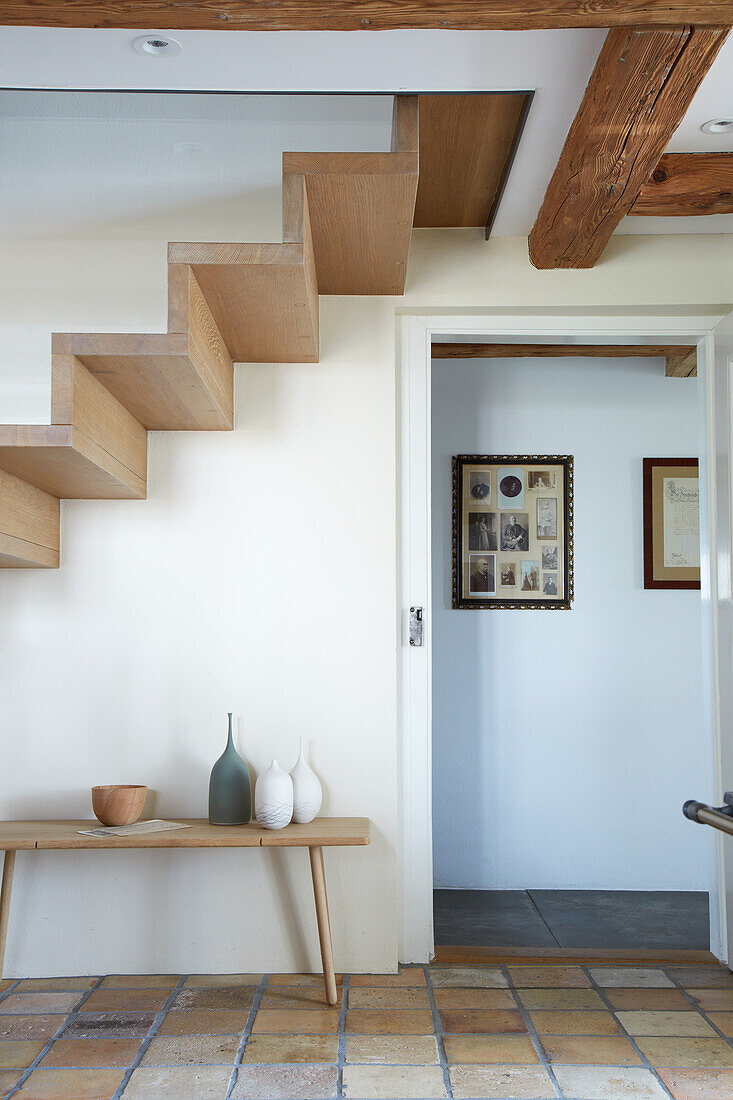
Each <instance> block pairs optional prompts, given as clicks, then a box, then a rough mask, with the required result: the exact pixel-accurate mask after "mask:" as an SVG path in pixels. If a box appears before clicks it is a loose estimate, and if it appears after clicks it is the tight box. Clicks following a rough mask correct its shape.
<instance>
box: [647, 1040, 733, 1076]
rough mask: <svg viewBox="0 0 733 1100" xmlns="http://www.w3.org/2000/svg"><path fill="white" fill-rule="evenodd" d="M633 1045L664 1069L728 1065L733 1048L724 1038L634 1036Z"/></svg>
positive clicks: (732, 1064) (715, 1067) (714, 1067)
mask: <svg viewBox="0 0 733 1100" xmlns="http://www.w3.org/2000/svg"><path fill="white" fill-rule="evenodd" d="M636 1045H637V1046H638V1048H639V1050H640V1051H641V1052H642V1054H643V1055H644V1056H645V1057H646V1058H648V1059H649V1061H650V1062H651V1064H652V1065H653V1066H663V1067H664V1068H665V1069H696V1068H697V1067H698V1066H699V1067H700V1068H702V1069H728V1068H729V1067H731V1066H733V1048H731V1047H730V1046H729V1045H728V1043H727V1042H726V1041H725V1039H657V1038H646V1037H645V1038H643V1039H637V1040H636Z"/></svg>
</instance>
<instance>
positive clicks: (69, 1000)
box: [0, 993, 83, 1016]
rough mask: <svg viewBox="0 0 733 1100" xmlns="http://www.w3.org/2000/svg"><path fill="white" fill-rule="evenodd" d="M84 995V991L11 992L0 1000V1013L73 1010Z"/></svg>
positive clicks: (23, 1013) (27, 1013) (45, 1012)
mask: <svg viewBox="0 0 733 1100" xmlns="http://www.w3.org/2000/svg"><path fill="white" fill-rule="evenodd" d="M82 996H83V994H82V993H10V994H8V996H7V997H6V998H5V1000H4V1001H0V1015H3V1016H5V1015H9V1014H10V1013H12V1014H13V1015H22V1016H26V1015H29V1014H30V1013H33V1012H38V1013H39V1014H41V1015H47V1014H48V1013H51V1012H71V1011H72V1009H73V1008H74V1006H75V1005H78V1003H79V1001H80V1000H81V998H82Z"/></svg>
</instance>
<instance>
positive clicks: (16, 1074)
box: [0, 1069, 23, 1096]
mask: <svg viewBox="0 0 733 1100" xmlns="http://www.w3.org/2000/svg"><path fill="white" fill-rule="evenodd" d="M22 1076H23V1074H22V1073H21V1071H20V1070H17V1069H2V1070H0V1096H7V1095H8V1093H9V1092H10V1090H11V1089H12V1088H13V1086H14V1085H17V1084H18V1081H19V1080H20V1078H21V1077H22Z"/></svg>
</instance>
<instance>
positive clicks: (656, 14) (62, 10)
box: [0, 0, 733, 31]
mask: <svg viewBox="0 0 733 1100" xmlns="http://www.w3.org/2000/svg"><path fill="white" fill-rule="evenodd" d="M673 23H697V24H698V25H702V24H710V25H718V24H721V23H733V2H731V0H197V2H196V3H192V2H191V0H5V2H4V3H3V4H2V7H0V25H4V26H28V27H133V28H145V27H159V28H161V29H163V28H165V29H166V30H255V31H314V30H327V31H351V30H395V29H399V28H438V29H447V30H520V31H521V30H542V29H544V28H557V27H617V26H630V25H634V24H635V25H637V26H638V25H644V24H655V25H668V24H673Z"/></svg>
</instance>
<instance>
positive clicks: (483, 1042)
mask: <svg viewBox="0 0 733 1100" xmlns="http://www.w3.org/2000/svg"><path fill="white" fill-rule="evenodd" d="M443 1045H444V1047H445V1055H446V1058H447V1060H448V1061H449V1062H451V1063H453V1062H457V1063H461V1062H463V1063H467V1062H478V1063H485V1064H486V1065H496V1064H500V1063H504V1062H510V1063H511V1062H515V1063H517V1064H522V1065H529V1064H531V1063H533V1062H539V1058H538V1057H537V1052H536V1051H535V1049H534V1047H533V1045H532V1040H531V1039H530V1038H529V1036H528V1035H446V1037H445V1039H444V1040H443Z"/></svg>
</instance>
